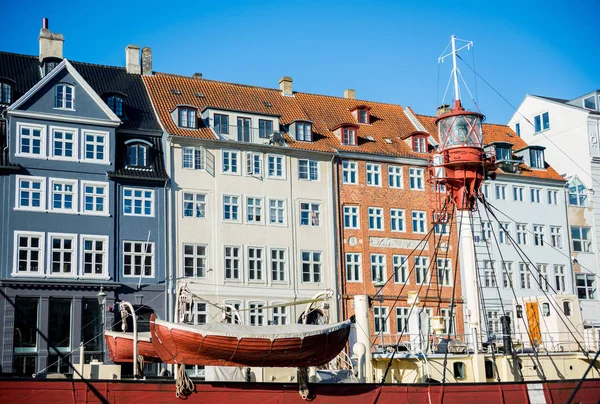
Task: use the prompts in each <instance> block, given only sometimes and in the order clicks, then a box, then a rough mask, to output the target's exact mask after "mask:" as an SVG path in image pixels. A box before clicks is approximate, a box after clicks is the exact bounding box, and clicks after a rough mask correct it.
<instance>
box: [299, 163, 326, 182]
mask: <svg viewBox="0 0 600 404" xmlns="http://www.w3.org/2000/svg"><path fill="white" fill-rule="evenodd" d="M303 166H306V173H305V174H303V173H302V171H303V170H301V167H303ZM320 170H321V168H320V167H319V161H317V160H309V159H298V179H299V180H301V181H319V178H320V176H321V175H320V174H321V173H320Z"/></svg>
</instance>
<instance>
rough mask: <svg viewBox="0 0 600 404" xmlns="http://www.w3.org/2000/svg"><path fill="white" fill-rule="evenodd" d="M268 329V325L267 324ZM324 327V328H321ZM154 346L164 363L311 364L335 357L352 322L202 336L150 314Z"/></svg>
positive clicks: (267, 365)
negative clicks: (299, 330)
mask: <svg viewBox="0 0 600 404" xmlns="http://www.w3.org/2000/svg"><path fill="white" fill-rule="evenodd" d="M264 328H266V327H264ZM322 328H323V327H322ZM150 333H151V334H152V345H153V347H154V350H155V351H156V353H157V354H158V356H160V358H161V359H162V361H163V362H164V363H169V364H174V363H177V364H185V365H212V366H260V367H308V366H321V365H324V364H326V363H328V362H329V361H331V360H332V359H333V358H335V357H336V356H337V355H338V354H339V353H340V351H341V350H342V349H344V347H345V346H346V343H347V342H348V336H349V334H350V322H349V321H346V322H344V323H339V324H332V325H331V327H329V328H328V329H325V328H324V329H323V331H319V333H312V334H308V335H306V336H302V337H300V336H293V337H290V336H286V335H285V334H282V335H275V336H273V335H264V336H256V337H253V336H240V335H237V336H236V335H218V334H217V335H215V334H214V333H211V334H207V335H203V334H202V328H200V327H197V329H196V328H195V327H194V326H185V325H181V324H174V323H169V322H166V321H161V320H158V319H156V318H155V317H154V315H152V316H151V317H150Z"/></svg>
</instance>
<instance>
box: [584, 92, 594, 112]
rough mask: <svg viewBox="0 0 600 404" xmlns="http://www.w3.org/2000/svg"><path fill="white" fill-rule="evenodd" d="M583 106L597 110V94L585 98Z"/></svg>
mask: <svg viewBox="0 0 600 404" xmlns="http://www.w3.org/2000/svg"><path fill="white" fill-rule="evenodd" d="M583 108H587V109H593V110H594V111H595V110H596V96H595V95H590V96H589V97H586V98H584V99H583Z"/></svg>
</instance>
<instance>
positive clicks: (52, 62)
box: [42, 57, 61, 76]
mask: <svg viewBox="0 0 600 404" xmlns="http://www.w3.org/2000/svg"><path fill="white" fill-rule="evenodd" d="M60 62H61V59H59V58H55V57H47V58H44V60H43V61H42V75H43V76H46V75H47V74H48V73H50V72H51V71H52V70H54V68H55V67H56V66H58V65H59V64H60Z"/></svg>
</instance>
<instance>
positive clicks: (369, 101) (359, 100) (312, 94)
mask: <svg viewBox="0 0 600 404" xmlns="http://www.w3.org/2000/svg"><path fill="white" fill-rule="evenodd" d="M154 75H155V76H156V75H161V76H169V77H177V78H182V79H188V80H195V81H210V82H213V83H221V84H229V85H232V86H240V87H247V88H257V89H261V90H270V91H276V92H278V93H279V92H281V90H280V89H278V88H273V87H263V86H258V85H254V84H243V83H234V82H232V81H224V80H215V79H208V78H205V77H202V79H200V80H199V79H195V78H193V77H191V76H184V75H182V74H177V73H166V72H155V73H154ZM294 94H304V95H311V96H316V97H327V98H335V99H339V100H351V101H356V102H364V103H373V104H378V105H389V106H394V107H400V108H402V109H403V108H404V107H402V105H401V104H393V103H391V102H382V101H372V100H364V99H353V98H344V97H340V96H336V95H328V94H318V93H308V92H304V91H294Z"/></svg>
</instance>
